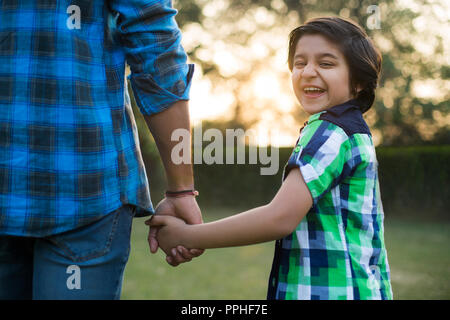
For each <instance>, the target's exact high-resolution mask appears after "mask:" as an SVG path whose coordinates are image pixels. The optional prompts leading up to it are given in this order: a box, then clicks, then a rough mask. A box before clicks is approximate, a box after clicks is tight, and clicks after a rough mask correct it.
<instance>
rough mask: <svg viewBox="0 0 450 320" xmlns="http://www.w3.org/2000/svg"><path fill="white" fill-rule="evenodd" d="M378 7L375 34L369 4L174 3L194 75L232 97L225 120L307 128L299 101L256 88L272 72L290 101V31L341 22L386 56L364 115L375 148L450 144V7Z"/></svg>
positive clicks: (387, 0) (385, 2) (277, 0)
mask: <svg viewBox="0 0 450 320" xmlns="http://www.w3.org/2000/svg"><path fill="white" fill-rule="evenodd" d="M376 3H377V6H378V7H379V10H380V13H381V24H380V26H381V28H380V29H373V30H370V29H369V28H368V27H367V22H368V19H369V18H370V16H371V15H372V13H371V12H368V8H369V6H371V5H372V4H373V1H371V0H359V1H358V0H350V1H348V0H335V1H319V0H300V1H298V0H284V1H282V0H263V1H261V0H258V1H252V0H245V1H242V0H211V1H206V0H183V1H175V3H174V4H175V7H176V8H178V9H179V14H178V16H177V21H178V23H179V24H180V26H181V27H182V29H183V32H184V35H185V46H186V48H187V51H188V54H189V57H190V59H191V60H192V61H194V62H195V63H196V64H197V65H198V66H199V68H198V69H197V72H200V73H202V74H203V75H204V76H205V77H207V78H208V79H209V80H210V83H212V84H213V87H214V88H215V89H214V90H219V91H220V90H227V91H228V92H232V93H233V96H234V102H233V104H232V107H233V112H231V113H229V115H228V116H229V119H227V120H232V121H233V122H235V123H239V124H240V125H241V126H244V127H246V128H248V127H252V126H254V125H255V124H257V123H264V124H266V123H269V121H273V119H277V122H283V121H284V122H286V121H287V120H285V119H286V117H287V118H289V119H291V120H292V119H293V120H295V122H296V123H297V124H300V123H303V121H304V120H305V117H306V114H304V113H303V112H302V111H301V109H300V108H299V106H298V105H297V103H296V102H294V100H291V107H290V108H288V107H287V106H284V107H281V105H282V104H283V102H282V100H283V99H284V98H283V99H282V97H279V98H280V99H272V100H271V99H269V98H265V97H264V92H262V91H264V90H259V91H258V88H256V90H254V89H255V86H254V81H255V78H258V75H261V74H264V72H267V70H268V69H275V70H277V74H276V75H274V74H272V75H271V76H272V77H277V78H278V80H279V83H281V87H280V92H281V93H282V95H283V96H285V95H287V96H291V97H292V94H291V93H290V89H289V84H288V81H287V80H288V79H289V72H288V70H287V65H286V64H285V61H286V59H285V57H287V52H286V51H287V37H288V33H289V31H290V30H291V29H293V28H294V27H296V26H297V25H299V24H300V23H302V22H304V21H305V20H306V19H308V18H311V17H317V16H322V15H337V16H341V17H344V18H350V19H352V20H354V21H356V22H357V23H359V24H360V25H361V26H363V27H364V28H365V29H366V31H367V32H368V34H369V36H370V37H371V38H373V39H374V41H375V43H376V44H377V46H378V47H379V48H380V50H381V51H382V55H383V72H382V77H381V79H380V85H379V89H378V93H377V99H376V101H375V104H374V106H373V108H372V110H371V111H369V112H368V113H367V116H366V118H367V120H368V123H369V125H370V126H371V128H373V131H374V136H375V137H377V141H376V143H377V145H378V144H382V145H417V144H426V143H430V142H433V139H437V141H439V143H447V144H448V143H450V137H449V134H448V132H449V130H448V129H449V123H450V119H449V118H450V115H449V114H448V111H449V102H448V100H449V97H450V93H449V92H450V91H449V90H448V89H449V71H448V70H449V69H450V66H449V65H448V59H447V56H448V54H449V52H448V40H447V41H446V40H445V39H446V37H448V34H446V32H448V17H447V16H446V15H445V13H443V12H446V11H447V12H448V7H446V5H445V2H431V1H426V0H421V1H419V0H416V1H410V2H402V1H394V0H382V1H377V2H376ZM406 3H407V5H406ZM446 30H447V31H446ZM281 39H282V40H281ZM280 56H281V57H280ZM280 61H281V62H280ZM266 78H267V77H266ZM263 79H264V78H263ZM421 90H422V91H421ZM424 90H425V91H424ZM426 90H431V93H430V92H428V93H427V91H426ZM433 90H434V91H433ZM287 109H288V110H289V112H286V110H287ZM274 125H275V124H274Z"/></svg>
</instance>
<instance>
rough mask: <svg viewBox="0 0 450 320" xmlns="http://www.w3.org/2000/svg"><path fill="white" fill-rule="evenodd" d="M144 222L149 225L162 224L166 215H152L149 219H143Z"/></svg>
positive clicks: (164, 222)
mask: <svg viewBox="0 0 450 320" xmlns="http://www.w3.org/2000/svg"><path fill="white" fill-rule="evenodd" d="M145 224H146V225H148V226H150V227H157V226H163V225H165V224H166V217H165V216H160V215H153V216H152V217H151V218H150V219H148V220H146V221H145Z"/></svg>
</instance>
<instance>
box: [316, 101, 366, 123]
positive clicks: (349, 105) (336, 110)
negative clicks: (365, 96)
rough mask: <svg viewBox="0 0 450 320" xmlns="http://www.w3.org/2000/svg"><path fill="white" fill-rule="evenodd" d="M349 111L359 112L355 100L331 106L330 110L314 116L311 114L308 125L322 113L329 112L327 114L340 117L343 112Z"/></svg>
mask: <svg viewBox="0 0 450 320" xmlns="http://www.w3.org/2000/svg"><path fill="white" fill-rule="evenodd" d="M351 109H357V110H360V106H359V103H358V101H357V100H356V99H351V100H348V101H346V102H344V103H341V104H338V105H335V106H333V107H331V108H329V109H327V110H324V111H321V112H318V113H315V114H313V115H311V116H310V117H309V119H308V123H311V122H312V121H315V120H317V119H319V118H320V116H321V115H322V114H323V113H325V112H329V113H332V114H334V115H336V116H340V115H342V114H344V113H345V112H347V111H348V110H351Z"/></svg>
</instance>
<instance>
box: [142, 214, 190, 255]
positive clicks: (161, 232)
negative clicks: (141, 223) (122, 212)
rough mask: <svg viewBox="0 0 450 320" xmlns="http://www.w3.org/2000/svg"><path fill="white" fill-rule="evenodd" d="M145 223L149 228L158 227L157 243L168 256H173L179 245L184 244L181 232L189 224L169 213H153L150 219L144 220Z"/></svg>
mask: <svg viewBox="0 0 450 320" xmlns="http://www.w3.org/2000/svg"><path fill="white" fill-rule="evenodd" d="M145 224H146V225H148V226H150V227H151V228H155V227H157V228H158V234H157V240H158V244H159V247H160V248H161V249H162V250H163V251H164V252H165V253H166V255H167V256H168V258H169V257H170V256H171V255H172V256H174V255H175V253H176V251H177V249H178V248H179V247H180V246H183V247H184V246H185V244H184V243H182V240H181V239H182V237H183V235H184V233H183V232H184V231H185V230H186V228H188V227H189V226H188V225H187V224H186V222H184V221H183V220H181V219H179V218H175V217H172V216H169V215H154V216H153V217H152V218H151V219H149V220H147V221H145ZM149 241H150V235H149ZM177 247H178V248H177Z"/></svg>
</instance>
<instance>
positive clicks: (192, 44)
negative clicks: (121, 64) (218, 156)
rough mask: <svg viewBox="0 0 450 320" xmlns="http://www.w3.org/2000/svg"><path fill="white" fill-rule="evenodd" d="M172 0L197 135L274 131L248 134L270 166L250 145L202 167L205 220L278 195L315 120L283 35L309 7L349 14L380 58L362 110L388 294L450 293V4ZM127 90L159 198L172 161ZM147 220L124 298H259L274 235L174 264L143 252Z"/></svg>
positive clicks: (198, 173) (137, 236)
mask: <svg viewBox="0 0 450 320" xmlns="http://www.w3.org/2000/svg"><path fill="white" fill-rule="evenodd" d="M173 3H174V7H175V8H176V9H178V11H179V12H178V15H177V16H176V19H177V22H178V24H179V26H180V28H181V30H182V32H183V46H184V48H185V49H186V51H187V53H188V56H189V60H190V61H189V62H190V63H194V64H195V68H196V70H195V75H194V79H193V84H192V89H191V100H190V114H191V121H192V125H193V127H196V126H197V127H199V126H201V128H202V130H203V132H205V130H207V129H208V128H216V129H219V130H220V131H221V132H223V136H224V137H225V130H226V129H239V128H241V129H243V130H249V129H251V130H255V131H256V132H268V133H269V136H270V138H268V136H267V135H258V137H257V140H256V142H255V141H254V142H253V143H256V145H257V147H258V148H262V147H269V146H270V147H272V149H271V150H272V152H279V159H280V160H279V164H280V165H279V170H278V173H277V174H276V175H261V174H260V168H261V167H265V166H264V165H262V164H260V163H259V162H258V164H248V163H249V161H248V159H249V158H248V146H247V155H246V163H247V164H235V165H230V164H228V165H223V164H212V165H207V164H205V163H202V164H195V165H194V170H195V183H196V188H197V189H198V190H199V192H200V196H199V197H198V198H197V200H198V202H199V204H200V206H201V208H202V212H203V216H204V219H205V220H206V221H211V220H216V219H218V218H221V217H225V216H229V215H233V214H236V213H239V212H241V211H243V210H246V209H250V208H252V207H255V206H259V205H264V204H266V203H268V202H269V201H270V200H271V199H272V197H273V196H274V195H275V193H276V191H277V190H278V188H279V186H280V184H281V174H282V171H283V167H284V164H285V162H286V161H287V159H288V157H289V155H290V153H291V151H292V147H293V146H294V144H295V142H296V140H297V138H298V132H299V129H300V128H301V126H302V125H303V122H304V121H306V120H307V119H308V115H307V114H306V113H305V112H303V111H302V108H301V106H300V105H299V104H298V102H297V101H296V100H295V97H294V94H293V93H292V91H291V90H292V89H291V84H290V72H289V69H288V66H287V49H288V35H289V32H290V31H291V30H292V29H294V28H295V27H297V26H298V25H300V24H302V23H303V22H305V21H306V20H307V19H309V18H314V17H318V16H324V15H333V16H340V17H344V18H350V19H352V20H354V21H355V22H357V23H358V24H359V25H361V26H362V27H363V28H364V29H365V30H366V32H367V33H368V35H369V36H370V37H371V38H372V39H373V40H374V42H375V44H376V45H377V47H378V48H379V49H380V51H381V52H382V56H383V70H382V75H381V79H380V84H379V88H378V89H377V98H376V101H375V103H374V105H373V107H372V108H371V110H370V111H368V112H367V113H366V114H365V115H364V117H365V119H366V121H367V123H368V125H369V127H370V129H371V132H372V134H373V139H374V143H375V145H376V150H377V159H378V162H379V174H380V185H381V196H382V200H383V206H384V212H385V241H386V246H387V250H388V257H389V262H390V267H391V276H392V285H393V291H394V298H395V299H449V298H450V286H449V279H450V250H449V243H450V212H449V211H450V210H449V207H450V203H449V199H450V190H449V182H450V177H449V173H450V130H449V127H450V114H449V107H450V103H449V97H450V90H449V89H450V23H449V20H450V2H448V1H445V0H442V1H437V0H436V1H433V0H429V1H426V0H396V1H393V0H385V1H358V0H350V1H342V0H334V1H319V0H300V1H298V0H297V1H294V0H284V1H283V0H259V1H252V0H239V1H237V0H236V1H235V0H178V1H174V2H173ZM130 94H131V95H132V92H131V90H130ZM131 98H132V104H133V110H134V113H135V117H136V122H137V126H138V130H139V138H140V143H141V148H142V152H143V157H144V162H145V164H146V167H147V174H148V177H149V182H150V186H151V194H152V199H153V202H154V205H156V204H157V203H158V201H159V200H161V199H162V197H163V193H164V191H165V177H164V170H163V169H162V164H161V161H160V159H159V155H158V151H157V149H156V146H155V144H154V141H153V138H152V137H151V135H150V134H149V131H148V128H147V127H146V125H145V122H144V120H143V118H142V115H141V114H140V113H139V111H138V108H137V107H136V104H135V101H134V99H133V97H131ZM271 133H272V134H271ZM274 133H276V134H274ZM244 140H245V139H244ZM241 142H243V143H245V142H247V143H252V142H251V141H241ZM209 143H210V142H203V144H200V147H201V148H205V146H207V145H208V144H209ZM224 163H225V161H224ZM235 163H236V162H235ZM143 221H144V219H135V223H134V232H133V242H132V251H131V256H130V261H129V264H128V266H127V268H126V270H125V279H124V287H123V293H122V299H265V297H266V290H267V280H268V276H269V273H270V268H271V263H272V257H273V250H274V244H273V243H266V244H261V245H254V246H249V247H239V248H230V249H217V250H208V251H207V252H205V254H204V255H203V256H202V257H200V258H198V259H195V260H194V261H192V262H190V263H188V264H184V265H181V266H179V267H177V268H172V267H170V266H168V265H167V264H166V263H165V261H164V255H163V254H162V253H161V252H159V253H158V254H156V255H151V254H150V253H149V250H148V245H147V243H146V238H147V234H146V233H147V228H146V227H145V226H144V224H143Z"/></svg>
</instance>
